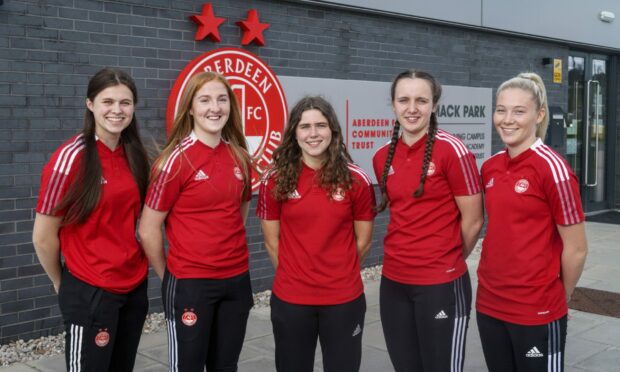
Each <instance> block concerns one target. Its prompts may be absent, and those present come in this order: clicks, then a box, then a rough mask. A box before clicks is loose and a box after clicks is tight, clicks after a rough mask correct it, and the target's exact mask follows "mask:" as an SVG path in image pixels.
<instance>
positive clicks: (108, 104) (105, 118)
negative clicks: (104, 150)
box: [86, 84, 135, 148]
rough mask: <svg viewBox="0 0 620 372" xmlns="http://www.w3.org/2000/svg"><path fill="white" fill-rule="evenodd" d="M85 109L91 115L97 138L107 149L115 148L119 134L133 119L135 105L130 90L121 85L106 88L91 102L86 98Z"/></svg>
mask: <svg viewBox="0 0 620 372" xmlns="http://www.w3.org/2000/svg"><path fill="white" fill-rule="evenodd" d="M86 107H87V108H88V109H89V110H90V111H91V112H92V113H93V117H94V119H95V134H97V137H99V139H100V140H102V141H103V142H104V143H105V144H106V145H108V147H111V148H114V147H116V144H118V141H119V138H120V136H121V132H122V131H123V130H124V129H125V128H127V127H128V126H129V124H131V120H132V119H133V114H134V110H135V104H134V96H133V93H132V92H131V90H130V89H129V88H128V87H127V86H125V85H123V84H119V85H113V86H110V87H107V88H105V89H104V90H102V91H101V92H99V94H97V95H96V96H95V98H94V99H93V100H92V101H91V100H90V99H88V98H87V99H86Z"/></svg>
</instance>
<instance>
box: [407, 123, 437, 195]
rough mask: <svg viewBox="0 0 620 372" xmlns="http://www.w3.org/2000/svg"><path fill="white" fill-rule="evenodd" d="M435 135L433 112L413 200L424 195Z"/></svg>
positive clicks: (435, 124)
mask: <svg viewBox="0 0 620 372" xmlns="http://www.w3.org/2000/svg"><path fill="white" fill-rule="evenodd" d="M435 134H437V117H436V116H435V113H434V112H433V113H432V114H431V120H430V125H429V127H428V138H427V139H426V147H425V148H424V163H423V164H422V174H421V175H420V185H419V186H418V189H417V190H416V191H415V192H414V193H413V197H414V198H419V197H420V196H422V194H424V183H425V182H426V174H427V173H428V167H429V165H430V162H431V155H432V154H433V144H434V143H435Z"/></svg>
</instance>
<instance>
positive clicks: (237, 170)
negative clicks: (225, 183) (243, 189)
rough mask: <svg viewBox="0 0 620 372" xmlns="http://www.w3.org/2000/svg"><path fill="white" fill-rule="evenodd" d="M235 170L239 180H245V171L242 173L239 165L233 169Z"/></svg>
mask: <svg viewBox="0 0 620 372" xmlns="http://www.w3.org/2000/svg"><path fill="white" fill-rule="evenodd" d="M233 172H234V173H235V177H237V179H238V180H239V181H243V173H241V169H239V167H235V169H233Z"/></svg>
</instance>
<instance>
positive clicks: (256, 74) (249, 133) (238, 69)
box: [166, 48, 288, 190]
mask: <svg viewBox="0 0 620 372" xmlns="http://www.w3.org/2000/svg"><path fill="white" fill-rule="evenodd" d="M203 71H214V72H218V73H220V74H222V75H224V76H225V77H226V79H228V82H229V83H230V85H231V87H232V89H233V91H234V92H235V95H236V96H237V100H238V102H239V106H240V107H239V108H240V111H241V116H242V124H243V130H244V133H245V138H246V140H247V142H248V146H249V152H250V155H251V156H252V158H253V160H254V164H255V170H254V171H253V172H252V190H256V189H257V188H258V185H259V183H260V173H262V172H263V171H264V170H265V169H266V167H267V166H268V165H269V164H270V163H271V160H272V155H273V151H274V150H275V149H276V148H277V147H278V145H279V144H280V142H281V141H282V134H283V132H284V125H285V124H286V118H287V111H288V109H287V106H286V99H285V97H284V91H283V90H282V87H281V86H280V82H279V81H278V79H277V77H276V75H275V74H274V73H273V71H271V69H270V68H269V66H267V64H266V63H265V62H263V61H262V60H261V59H260V58H258V57H257V56H255V55H254V54H252V53H250V52H248V51H246V50H243V49H236V48H220V49H215V50H213V51H211V52H208V53H205V54H203V55H201V56H200V57H198V58H196V59H194V60H193V61H191V62H190V63H189V64H188V65H187V66H186V67H185V69H183V71H182V72H181V74H180V75H179V77H178V78H177V80H176V81H175V83H174V86H173V87H172V92H171V93H170V97H168V109H167V112H166V125H167V129H168V132H170V130H171V129H172V124H173V122H174V115H175V113H176V112H177V108H178V105H179V103H180V101H181V93H182V92H183V91H184V90H185V87H186V85H187V83H188V82H189V80H190V78H191V77H192V76H194V75H195V74H197V73H200V72H203Z"/></svg>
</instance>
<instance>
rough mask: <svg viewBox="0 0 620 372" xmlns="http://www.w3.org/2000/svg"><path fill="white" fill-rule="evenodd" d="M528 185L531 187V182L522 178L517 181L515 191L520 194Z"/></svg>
mask: <svg viewBox="0 0 620 372" xmlns="http://www.w3.org/2000/svg"><path fill="white" fill-rule="evenodd" d="M528 187H530V183H529V182H528V180H526V179H525V178H522V179H520V180H518V181H517V183H515V191H516V192H517V193H519V194H522V193H524V192H525V191H526V190H527V189H528Z"/></svg>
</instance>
